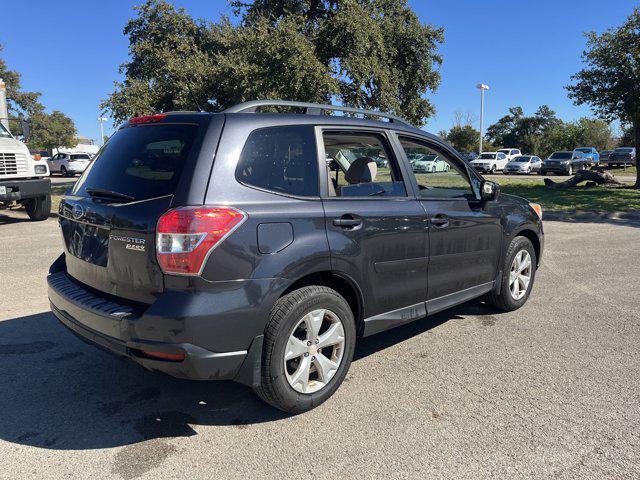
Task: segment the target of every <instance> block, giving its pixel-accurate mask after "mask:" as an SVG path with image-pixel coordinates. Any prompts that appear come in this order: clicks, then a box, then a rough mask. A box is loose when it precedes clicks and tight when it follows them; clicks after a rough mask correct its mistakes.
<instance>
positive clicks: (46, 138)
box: [28, 110, 77, 151]
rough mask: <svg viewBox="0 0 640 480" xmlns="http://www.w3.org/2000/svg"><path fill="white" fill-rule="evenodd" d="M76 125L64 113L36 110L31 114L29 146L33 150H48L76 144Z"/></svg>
mask: <svg viewBox="0 0 640 480" xmlns="http://www.w3.org/2000/svg"><path fill="white" fill-rule="evenodd" d="M76 133H77V132H76V127H75V125H74V123H73V120H71V119H70V118H69V117H67V116H66V115H65V114H64V113H62V112H60V111H58V110H54V111H53V113H51V114H47V113H44V112H36V113H34V114H33V115H32V116H31V135H30V138H29V142H28V144H29V147H30V148H32V149H34V150H49V151H51V149H53V148H57V147H74V146H75V145H76V141H75V140H76Z"/></svg>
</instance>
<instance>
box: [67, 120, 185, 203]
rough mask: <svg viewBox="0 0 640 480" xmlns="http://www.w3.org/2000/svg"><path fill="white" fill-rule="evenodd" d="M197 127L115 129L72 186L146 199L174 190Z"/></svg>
mask: <svg viewBox="0 0 640 480" xmlns="http://www.w3.org/2000/svg"><path fill="white" fill-rule="evenodd" d="M197 130H198V127H196V126H195V125H175V124H162V125H144V126H137V127H126V128H123V129H121V130H119V131H118V132H116V133H115V134H114V135H113V136H112V137H111V138H110V139H109V141H108V142H107V144H106V145H105V146H104V148H103V149H102V151H101V152H100V155H98V156H97V157H96V158H95V160H94V161H93V162H91V163H90V164H89V167H87V169H86V170H85V173H84V174H83V175H82V177H80V179H79V180H78V182H77V183H76V186H75V188H74V190H73V193H74V194H75V195H78V194H80V195H84V194H86V189H87V188H88V189H96V190H97V189H100V190H108V191H112V192H118V193H120V194H123V195H128V196H130V197H133V198H134V199H135V200H146V199H149V198H155V197H161V196H164V195H169V194H172V193H174V192H175V189H176V186H177V184H178V180H179V179H180V174H181V173H182V168H183V167H184V163H185V161H186V159H187V156H188V155H189V151H190V150H191V145H192V144H193V141H194V139H195V136H196V132H197Z"/></svg>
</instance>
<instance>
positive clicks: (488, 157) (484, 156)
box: [471, 152, 508, 173]
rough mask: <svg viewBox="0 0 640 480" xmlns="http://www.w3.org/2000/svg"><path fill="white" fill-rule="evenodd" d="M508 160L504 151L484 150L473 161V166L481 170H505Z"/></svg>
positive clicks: (490, 171) (488, 171) (489, 171)
mask: <svg viewBox="0 0 640 480" xmlns="http://www.w3.org/2000/svg"><path fill="white" fill-rule="evenodd" d="M507 162H508V160H507V155H506V154H505V153H504V152H483V153H481V154H480V155H478V158H476V159H475V160H473V161H472V162H471V166H473V168H475V169H476V170H478V171H479V172H485V173H496V172H497V171H498V170H504V167H505V166H506V165H507Z"/></svg>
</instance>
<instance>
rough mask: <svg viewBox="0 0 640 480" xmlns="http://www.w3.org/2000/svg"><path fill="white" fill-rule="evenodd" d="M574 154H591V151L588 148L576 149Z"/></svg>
mask: <svg viewBox="0 0 640 480" xmlns="http://www.w3.org/2000/svg"><path fill="white" fill-rule="evenodd" d="M574 152H582V153H591V152H592V150H591V149H590V148H576V149H575V150H574Z"/></svg>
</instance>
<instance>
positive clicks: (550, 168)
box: [540, 150, 589, 175]
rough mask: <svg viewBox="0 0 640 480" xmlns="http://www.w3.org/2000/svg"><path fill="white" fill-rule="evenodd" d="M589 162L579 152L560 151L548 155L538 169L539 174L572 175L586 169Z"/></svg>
mask: <svg viewBox="0 0 640 480" xmlns="http://www.w3.org/2000/svg"><path fill="white" fill-rule="evenodd" d="M588 163H589V161H588V160H587V159H586V158H585V157H584V156H583V155H582V153H581V152H572V151H568V150H566V151H560V152H553V153H552V154H551V155H549V158H547V159H546V160H545V161H544V162H542V167H541V168H540V174H541V175H546V174H547V173H555V174H562V175H573V173H574V172H577V171H578V170H584V169H586V168H587V165H588Z"/></svg>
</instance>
